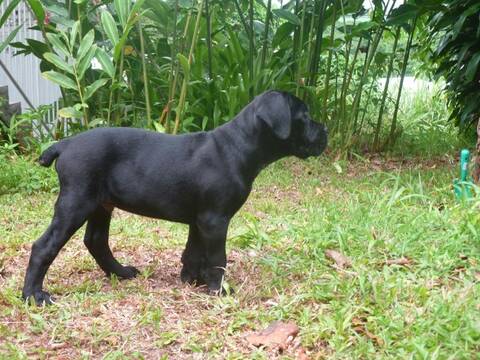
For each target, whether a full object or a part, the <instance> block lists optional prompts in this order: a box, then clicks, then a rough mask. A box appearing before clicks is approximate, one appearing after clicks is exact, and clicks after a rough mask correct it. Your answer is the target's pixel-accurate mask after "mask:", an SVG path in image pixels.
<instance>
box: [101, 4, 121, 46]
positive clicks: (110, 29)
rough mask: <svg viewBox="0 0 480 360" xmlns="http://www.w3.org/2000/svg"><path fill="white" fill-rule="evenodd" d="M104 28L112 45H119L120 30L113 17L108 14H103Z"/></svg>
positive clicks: (106, 12) (105, 12)
mask: <svg viewBox="0 0 480 360" xmlns="http://www.w3.org/2000/svg"><path fill="white" fill-rule="evenodd" d="M101 20H102V26H103V30H104V31H105V33H106V34H107V36H108V39H109V40H110V41H111V42H112V45H113V46H114V47H115V46H117V44H118V29H117V24H116V23H115V20H114V19H113V16H112V15H111V14H110V13H109V12H108V11H104V12H102V18H101Z"/></svg>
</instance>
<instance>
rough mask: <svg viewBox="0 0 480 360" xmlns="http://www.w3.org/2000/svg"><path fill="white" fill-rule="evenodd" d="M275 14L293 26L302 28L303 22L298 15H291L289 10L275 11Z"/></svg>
mask: <svg viewBox="0 0 480 360" xmlns="http://www.w3.org/2000/svg"><path fill="white" fill-rule="evenodd" d="M273 13H274V14H275V15H277V16H278V17H279V18H281V19H284V20H287V21H288V22H289V23H292V24H293V25H297V26H300V24H301V23H302V21H301V20H300V18H299V17H298V16H297V15H295V14H293V13H291V12H290V11H288V10H285V9H275V10H273Z"/></svg>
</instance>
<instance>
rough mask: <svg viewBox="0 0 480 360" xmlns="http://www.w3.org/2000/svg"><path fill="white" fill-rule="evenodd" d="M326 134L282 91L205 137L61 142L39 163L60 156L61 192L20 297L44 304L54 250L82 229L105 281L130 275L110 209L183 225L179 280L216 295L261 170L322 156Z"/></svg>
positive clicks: (105, 135)
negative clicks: (114, 237) (230, 236)
mask: <svg viewBox="0 0 480 360" xmlns="http://www.w3.org/2000/svg"><path fill="white" fill-rule="evenodd" d="M326 144H327V130H326V128H325V126H323V125H322V124H319V123H316V122H313V121H312V120H311V118H310V116H309V113H308V109H307V106H306V105H305V104H304V103H303V102H302V101H301V100H300V99H298V98H296V97H295V96H293V95H290V94H288V93H283V92H278V91H269V92H266V93H264V94H262V95H259V96H257V97H256V98H255V99H254V100H253V102H252V103H250V104H249V105H247V106H246V107H245V108H244V109H243V110H242V111H241V112H240V114H238V115H237V116H236V117H235V118H234V119H233V120H232V121H230V122H229V123H227V124H225V125H223V126H220V127H219V128H217V129H215V130H213V131H209V132H200V133H194V134H186V135H178V136H171V135H164V134H159V133H155V132H150V131H144V130H138V129H129V128H101V129H95V130H91V131H87V132H84V133H82V134H79V135H77V136H74V137H72V138H68V139H64V140H62V141H60V142H58V143H56V144H55V145H53V146H51V147H50V148H48V149H47V150H46V151H45V152H44V153H43V154H42V155H41V156H40V159H39V162H40V164H41V165H43V166H50V165H51V164H52V162H53V161H54V160H55V159H57V162H56V170H57V173H58V178H59V181H60V194H59V196H58V199H57V202H56V204H55V214H54V216H53V220H52V222H51V224H50V226H49V227H48V229H47V230H46V232H45V233H44V234H43V235H42V236H41V237H40V238H39V239H38V240H37V241H36V242H35V243H34V244H33V246H32V253H31V256H30V261H29V263H28V268H27V273H26V276H25V285H24V287H23V293H22V296H23V298H24V299H28V298H30V297H31V296H33V297H34V299H35V302H36V303H37V304H42V303H47V304H48V303H50V302H51V299H50V295H49V294H48V293H46V292H44V291H43V290H42V286H43V280H44V278H45V274H46V272H47V270H48V268H49V266H50V264H51V263H52V262H53V260H54V259H55V257H56V256H57V254H58V252H59V251H60V249H61V248H62V247H63V246H64V245H65V243H66V242H67V241H68V239H70V237H71V236H72V235H73V234H74V233H75V231H77V230H78V229H79V228H80V227H81V226H82V225H83V224H84V223H85V222H87V229H86V233H85V239H84V242H85V245H86V246H87V248H88V250H89V251H90V253H91V254H92V256H93V257H94V258H95V260H96V262H97V263H98V265H99V266H100V268H102V270H103V271H105V273H106V274H107V275H109V274H116V275H117V276H119V277H121V278H127V279H128V278H132V277H134V276H135V275H137V274H138V270H137V269H136V268H134V267H132V266H123V265H121V264H120V263H119V262H118V261H117V260H116V259H115V258H114V256H113V254H112V252H111V250H110V247H109V245H108V232H109V225H110V219H111V215H112V210H113V209H114V208H115V207H118V208H120V209H123V210H126V211H130V212H132V213H136V214H140V215H144V216H149V217H154V218H160V219H165V220H170V221H176V222H181V223H185V224H188V225H189V226H190V232H189V235H188V241H187V245H186V247H185V250H184V252H183V255H182V263H183V268H182V272H181V279H182V281H184V282H188V283H196V284H206V285H207V286H208V289H209V291H211V292H213V293H218V292H219V291H222V289H221V287H222V279H223V275H224V271H225V266H226V254H225V241H226V235H227V228H228V224H229V222H230V219H231V218H232V217H233V215H234V214H235V213H236V212H237V211H238V209H239V208H240V207H241V206H242V205H243V203H244V202H245V200H246V199H247V197H248V195H249V193H250V190H251V187H252V183H253V180H254V179H255V177H256V176H257V175H258V173H259V172H260V170H261V169H262V168H264V167H265V166H266V165H268V164H270V163H272V162H273V161H275V160H277V159H279V158H281V157H284V156H288V155H295V156H297V157H300V158H306V157H308V156H317V155H320V154H321V153H322V152H323V150H324V149H325V147H326Z"/></svg>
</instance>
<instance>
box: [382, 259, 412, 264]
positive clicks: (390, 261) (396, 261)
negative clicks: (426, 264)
mask: <svg viewBox="0 0 480 360" xmlns="http://www.w3.org/2000/svg"><path fill="white" fill-rule="evenodd" d="M411 264H412V260H410V259H409V258H406V257H402V258H399V259H388V260H387V261H385V265H400V266H408V265H411Z"/></svg>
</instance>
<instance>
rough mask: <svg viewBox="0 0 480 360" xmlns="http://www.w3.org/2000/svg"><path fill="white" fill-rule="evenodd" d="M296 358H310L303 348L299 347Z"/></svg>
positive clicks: (299, 359)
mask: <svg viewBox="0 0 480 360" xmlns="http://www.w3.org/2000/svg"><path fill="white" fill-rule="evenodd" d="M295 358H296V359H297V360H308V359H309V357H308V355H307V353H306V352H305V349H304V348H303V347H299V348H298V350H297V352H296V354H295Z"/></svg>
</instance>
